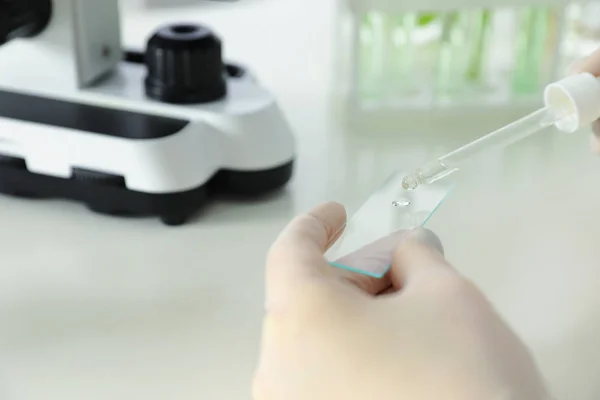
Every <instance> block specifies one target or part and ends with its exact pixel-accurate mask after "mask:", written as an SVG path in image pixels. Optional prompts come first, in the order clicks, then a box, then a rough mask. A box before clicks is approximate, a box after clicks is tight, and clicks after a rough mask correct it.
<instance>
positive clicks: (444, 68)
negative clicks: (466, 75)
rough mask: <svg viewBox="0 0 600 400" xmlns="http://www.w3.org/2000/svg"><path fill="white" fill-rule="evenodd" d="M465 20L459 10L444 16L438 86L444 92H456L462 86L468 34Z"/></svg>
mask: <svg viewBox="0 0 600 400" xmlns="http://www.w3.org/2000/svg"><path fill="white" fill-rule="evenodd" d="M463 22H464V21H463V19H462V15H461V13H460V12H458V11H450V12H448V13H446V14H445V15H444V16H443V18H442V36H441V38H440V49H439V60H438V87H437V89H438V91H439V92H441V93H442V94H449V93H452V92H455V91H456V90H458V89H459V88H460V87H461V86H462V82H460V81H461V79H460V78H461V77H462V75H463V69H464V60H465V54H464V49H465V41H466V36H467V35H466V34H467V32H466V30H465V29H464V28H465V26H464V24H463Z"/></svg>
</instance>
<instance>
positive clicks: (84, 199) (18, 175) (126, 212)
mask: <svg viewBox="0 0 600 400" xmlns="http://www.w3.org/2000/svg"><path fill="white" fill-rule="evenodd" d="M292 170H293V162H289V163H286V164H284V165H281V166H279V167H277V168H273V169H269V170H264V171H252V172H247V171H228V170H221V171H219V172H218V173H216V174H215V175H214V176H213V177H212V178H211V179H210V180H209V181H208V182H206V183H205V184H203V185H201V186H199V187H197V188H194V189H191V190H187V191H183V192H173V193H160V194H153V193H144V192H139V191H133V190H129V189H127V188H125V186H124V181H123V179H122V178H121V177H118V176H115V175H109V174H99V173H98V172H91V171H85V170H79V171H76V172H75V173H74V174H73V176H72V177H71V178H70V179H64V178H59V177H53V176H48V175H42V174H37V173H33V172H30V171H28V170H27V169H26V167H25V162H24V160H23V159H20V158H16V157H5V156H4V157H2V158H1V159H0V193H2V194H6V195H11V196H16V197H25V198H34V199H51V198H54V199H68V200H74V201H77V202H81V203H83V204H85V205H86V206H87V207H88V208H89V209H90V210H91V211H93V212H96V213H99V214H104V215H113V216H128V217H150V216H157V217H159V218H160V219H161V221H162V222H163V223H164V224H165V225H169V226H179V225H183V224H185V223H186V222H188V221H189V220H190V219H191V218H193V217H194V216H195V215H196V214H197V213H198V212H199V211H200V210H201V209H202V208H203V207H204V206H206V205H207V203H208V202H209V201H210V200H211V198H213V197H214V195H218V194H231V195H236V196H243V197H247V196H260V195H264V194H266V193H269V192H271V191H274V190H276V189H279V188H281V187H282V186H284V185H285V184H286V183H287V182H288V181H289V179H290V178H291V176H292Z"/></svg>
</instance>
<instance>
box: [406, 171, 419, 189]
mask: <svg viewBox="0 0 600 400" xmlns="http://www.w3.org/2000/svg"><path fill="white" fill-rule="evenodd" d="M417 186H419V180H418V179H417V177H416V176H415V175H406V176H405V177H404V179H402V189H404V190H414V189H416V188H417Z"/></svg>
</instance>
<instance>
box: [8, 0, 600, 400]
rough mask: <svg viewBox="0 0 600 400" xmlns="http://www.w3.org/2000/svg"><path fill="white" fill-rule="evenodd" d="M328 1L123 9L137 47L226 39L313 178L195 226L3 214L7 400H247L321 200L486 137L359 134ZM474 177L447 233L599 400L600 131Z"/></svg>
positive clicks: (498, 296) (54, 204)
mask: <svg viewBox="0 0 600 400" xmlns="http://www.w3.org/2000/svg"><path fill="white" fill-rule="evenodd" d="M325 3H327V2H324V1H322V0H271V1H267V0H263V1H259V0H256V1H250V0H248V1H246V2H241V3H240V4H238V5H228V4H222V5H214V6H211V7H203V8H198V9H197V10H196V11H195V12H194V13H191V12H189V11H188V10H184V11H181V12H180V14H179V15H177V13H176V12H174V11H169V12H166V11H161V12H157V13H155V14H145V15H144V16H139V15H138V14H137V13H139V11H137V10H136V2H135V1H132V0H131V1H129V2H125V4H124V5H125V9H127V10H128V12H127V19H126V21H127V25H126V27H125V37H126V38H127V41H128V43H129V44H131V45H134V46H135V45H139V44H141V43H143V39H144V35H145V33H147V32H148V31H149V30H150V29H151V28H152V27H153V26H154V24H155V23H157V22H159V21H167V20H173V19H181V18H182V17H183V18H186V19H188V20H189V19H198V18H200V19H204V20H206V21H208V22H210V23H211V24H212V25H213V26H215V27H217V28H218V30H219V31H220V32H221V33H222V35H223V37H224V38H225V40H226V49H227V50H226V53H227V56H228V57H229V58H232V59H237V60H242V61H243V62H245V63H247V64H249V65H251V66H252V67H253V69H254V70H255V71H256V72H257V75H258V76H259V78H260V79H261V80H262V81H263V82H264V83H265V84H266V85H267V86H269V87H270V88H271V89H272V90H273V91H274V92H275V93H276V94H277V96H278V98H279V99H280V101H281V104H282V106H283V108H284V109H285V111H286V113H287V115H288V117H289V119H290V120H291V122H292V124H293V126H294V128H295V130H296V132H297V135H298V146H299V151H298V154H299V159H298V163H297V170H296V174H295V177H294V179H293V181H292V182H291V184H290V185H289V187H288V188H287V189H286V190H285V191H283V192H282V193H280V194H278V195H275V196H272V197H270V198H268V199H264V200H262V201H260V202H253V203H236V202H231V201H230V202H222V203H219V204H215V205H213V206H211V207H209V208H208V209H207V210H206V211H205V212H204V213H203V215H201V216H200V217H199V218H198V219H197V220H196V221H195V222H194V223H192V224H190V225H187V226H184V227H180V228H166V227H164V226H162V225H161V224H160V223H159V222H158V221H157V220H153V219H148V220H128V219H117V218H109V217H101V216H97V215H94V214H91V213H89V212H88V211H87V210H85V209H84V208H83V207H82V206H79V205H77V204H71V203H65V202H59V201H50V202H48V201H27V200H15V199H11V198H6V197H0V221H1V224H0V242H1V243H3V246H2V253H1V256H0V260H1V264H0V265H1V267H0V388H2V389H1V391H0V395H1V397H2V398H3V399H9V400H40V399H44V400H54V399H57V400H58V399H60V400H80V399H85V400H100V399H102V400H105V399H111V400H131V399H145V400H163V399H170V400H180V399H181V400H183V399H192V398H195V399H219V400H220V399H223V400H229V399H231V400H242V399H249V398H250V391H249V390H250V389H249V388H250V381H251V375H252V372H253V368H254V363H255V360H256V357H257V350H258V349H257V345H258V340H259V333H260V322H261V317H262V302H263V282H262V275H263V257H264V255H265V252H266V250H267V248H268V246H269V244H270V243H271V241H272V240H273V239H274V238H275V236H276V235H277V233H278V232H279V230H280V229H281V228H282V227H283V226H284V225H285V224H286V222H287V221H288V220H289V219H290V218H291V217H292V216H293V215H294V214H296V213H299V212H302V211H304V210H306V209H308V208H310V207H311V206H313V205H315V204H317V203H318V202H320V201H323V200H329V199H334V200H340V201H343V202H345V203H347V204H348V205H349V206H351V207H354V206H355V205H356V204H357V203H358V202H360V201H361V200H362V199H363V198H364V196H365V195H366V194H368V193H369V192H370V191H371V190H372V189H373V188H374V184H375V183H376V182H377V181H380V180H381V179H383V178H384V177H385V175H387V174H388V173H389V172H390V171H391V170H392V169H393V168H395V167H398V166H406V165H411V164H414V163H415V162H418V161H425V160H426V159H428V158H429V157H432V156H434V155H440V154H443V152H444V151H446V150H450V149H451V148H453V147H455V146H458V145H460V144H461V143H463V142H465V141H467V140H469V139H471V138H472V137H469V136H467V135H465V134H464V133H463V134H461V132H460V131H459V130H458V129H453V127H444V128H443V129H442V130H441V131H440V133H439V134H438V135H437V136H435V137H431V136H427V135H424V134H423V135H419V134H418V132H415V131H413V130H411V131H408V130H406V129H403V128H402V126H401V125H398V126H395V127H389V128H390V129H389V132H387V133H386V132H385V131H383V130H380V129H373V130H370V129H366V128H364V127H363V128H359V129H356V128H354V129H351V128H349V127H347V126H345V124H344V123H343V121H342V119H341V118H340V117H339V115H338V113H337V112H335V107H334V105H335V104H336V101H337V95H336V94H335V93H334V92H333V91H332V90H331V88H332V86H333V83H334V78H335V76H336V73H335V71H334V67H335V62H336V60H335V51H334V49H335V47H336V41H335V36H334V35H333V28H334V23H335V18H336V15H335V10H336V8H335V5H334V4H333V1H332V2H331V4H325ZM227 8H229V9H230V10H229V11H227ZM391 128H394V129H391ZM456 179H457V189H456V190H455V191H454V193H453V194H452V196H451V197H450V199H449V200H448V201H447V202H446V203H445V204H444V205H443V206H442V208H441V209H440V210H439V211H438V213H437V214H436V215H435V216H434V218H433V219H432V220H431V223H430V225H429V226H430V228H432V229H433V230H434V231H436V232H437V233H438V235H439V236H440V237H441V238H442V240H443V242H444V245H445V247H446V251H447V255H448V257H449V259H450V260H451V261H452V262H453V263H454V264H455V265H456V267H457V268H458V269H460V271H462V273H464V274H465V275H466V276H468V277H469V278H470V279H472V280H474V281H475V282H476V283H477V284H478V285H480V287H481V288H482V290H483V291H484V292H485V293H486V294H487V295H488V296H489V298H490V299H491V301H492V302H493V303H494V304H495V305H496V306H497V308H498V309H499V311H500V312H501V313H502V315H503V316H504V317H505V318H506V319H507V320H508V321H509V323H510V324H511V325H512V326H513V327H514V328H515V330H517V331H518V333H519V334H520V335H521V336H522V337H523V338H524V340H525V341H526V342H527V343H528V344H529V345H530V346H531V348H532V349H533V351H534V354H535V356H536V357H537V359H538V360H539V362H540V365H541V367H542V369H543V371H544V374H545V376H546V377H547V379H548V381H549V383H550V384H551V386H552V388H553V390H554V393H555V394H556V396H557V398H559V399H575V398H576V399H578V400H595V399H597V398H598V396H600V384H599V383H598V379H597V376H598V373H599V371H600V350H599V349H600V247H599V245H598V241H599V240H600V159H597V158H596V157H594V156H593V155H592V154H590V152H589V149H588V145H587V133H579V134H576V135H573V136H564V135H559V134H556V133H547V134H545V135H544V134H542V135H538V136H536V137H534V138H531V139H529V140H527V141H525V142H524V143H522V144H520V145H518V146H517V147H515V148H513V149H511V150H508V151H506V152H504V153H503V154H501V155H499V156H498V157H496V158H490V159H489V160H488V162H486V163H482V164H480V166H479V167H478V168H477V169H470V170H465V171H462V172H461V173H459V174H458V175H457V178H456ZM2 392H4V393H2Z"/></svg>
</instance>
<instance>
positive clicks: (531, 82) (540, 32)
mask: <svg viewBox="0 0 600 400" xmlns="http://www.w3.org/2000/svg"><path fill="white" fill-rule="evenodd" d="M549 20H550V10H549V9H548V8H546V7H528V8H525V9H523V10H522V11H520V18H519V20H518V23H519V25H518V28H517V29H518V36H517V49H516V50H517V53H516V56H515V62H516V65H515V70H514V76H513V91H514V92H515V93H517V94H532V93H538V92H539V91H540V90H541V89H542V85H543V82H542V79H541V75H542V71H543V69H544V66H543V62H544V59H545V57H544V56H545V52H546V51H547V46H546V35H547V34H548V22H549Z"/></svg>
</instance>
